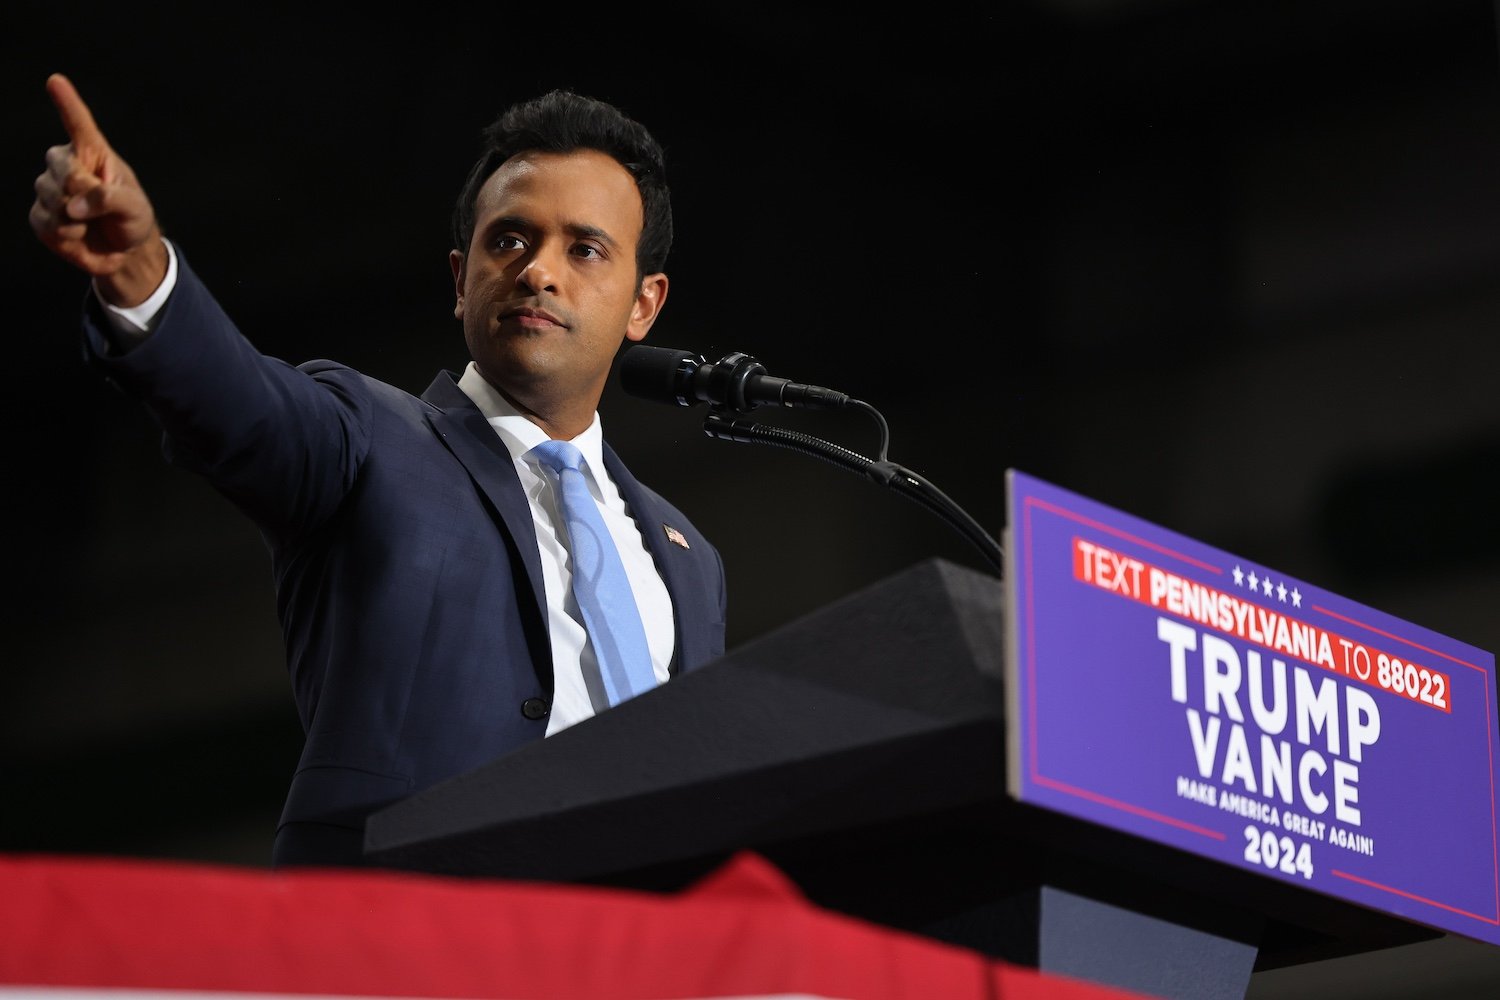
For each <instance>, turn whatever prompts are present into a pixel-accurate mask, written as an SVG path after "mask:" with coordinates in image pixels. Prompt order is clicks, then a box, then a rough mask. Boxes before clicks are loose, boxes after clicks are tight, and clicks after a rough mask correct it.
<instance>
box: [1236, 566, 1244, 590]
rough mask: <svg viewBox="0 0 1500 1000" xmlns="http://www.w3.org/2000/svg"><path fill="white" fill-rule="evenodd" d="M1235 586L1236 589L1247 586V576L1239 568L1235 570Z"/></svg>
mask: <svg viewBox="0 0 1500 1000" xmlns="http://www.w3.org/2000/svg"><path fill="white" fill-rule="evenodd" d="M1234 585H1235V586H1236V587H1243V586H1244V585H1245V574H1244V573H1243V572H1241V571H1240V568H1239V567H1238V566H1236V567H1235V568H1234Z"/></svg>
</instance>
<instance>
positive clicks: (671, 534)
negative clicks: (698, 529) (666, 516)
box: [661, 524, 688, 548]
mask: <svg viewBox="0 0 1500 1000" xmlns="http://www.w3.org/2000/svg"><path fill="white" fill-rule="evenodd" d="M661 530H662V531H665V532H666V533H667V541H669V542H671V543H672V544H674V545H681V546H682V547H683V548H687V547H688V543H687V539H686V538H684V537H683V536H682V532H680V531H678V530H677V529H676V528H674V527H672V526H671V525H670V524H664V525H662V526H661Z"/></svg>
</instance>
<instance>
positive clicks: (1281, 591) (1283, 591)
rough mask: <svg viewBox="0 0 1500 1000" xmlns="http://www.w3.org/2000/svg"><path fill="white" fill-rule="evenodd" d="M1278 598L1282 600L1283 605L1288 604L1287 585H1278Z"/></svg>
mask: <svg viewBox="0 0 1500 1000" xmlns="http://www.w3.org/2000/svg"><path fill="white" fill-rule="evenodd" d="M1276 596H1277V597H1279V598H1281V603H1282V604H1285V603H1286V584H1284V583H1278V584H1277V585H1276Z"/></svg>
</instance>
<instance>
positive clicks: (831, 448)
mask: <svg viewBox="0 0 1500 1000" xmlns="http://www.w3.org/2000/svg"><path fill="white" fill-rule="evenodd" d="M851 402H854V401H852V400H851ZM703 431H704V433H705V434H707V435H708V436H709V437H711V438H718V439H720V440H723V441H740V442H744V443H749V444H766V445H772V446H775V447H778V448H786V449H789V450H791V451H796V452H800V453H802V454H804V455H811V456H813V457H814V458H820V459H823V460H824V461H826V462H829V463H831V464H833V465H837V466H838V467H839V468H841V469H845V470H847V471H849V472H853V473H854V474H856V475H858V476H861V477H863V478H865V479H868V480H870V481H871V482H874V483H877V484H879V485H881V486H886V487H889V488H890V489H893V490H895V491H896V492H897V493H899V494H901V495H902V496H904V497H906V498H908V499H909V500H913V501H915V502H916V503H918V504H920V505H922V506H924V507H926V508H927V509H928V510H930V511H931V512H933V513H934V514H937V515H938V516H939V517H941V518H942V519H943V520H945V521H947V522H948V525H949V526H950V527H952V528H955V529H956V530H957V531H958V532H959V533H960V534H962V535H963V536H964V537H965V538H967V539H968V540H969V541H970V542H971V543H973V545H974V546H975V547H976V548H978V549H979V551H980V553H981V554H982V555H983V556H984V557H985V559H986V560H987V561H988V562H989V563H990V565H991V566H992V567H994V570H995V572H996V573H997V574H1000V575H1003V573H1004V569H1003V563H1004V556H1003V553H1002V551H1001V548H1000V543H999V542H997V541H995V539H994V537H993V536H991V535H990V534H989V533H988V532H986V531H985V530H984V529H983V528H982V527H981V526H980V525H979V522H977V521H975V520H974V518H972V517H971V516H969V514H968V513H966V512H965V511H964V509H963V508H962V507H960V506H959V505H958V504H956V503H954V502H953V501H952V500H951V499H949V498H948V497H947V496H946V495H945V494H944V493H943V491H942V490H940V489H938V488H937V487H936V486H934V485H933V484H932V483H930V482H928V481H927V480H926V479H924V478H922V477H921V476H919V475H917V474H916V473H915V472H913V471H911V470H910V469H907V468H904V467H902V466H900V465H897V464H896V463H895V462H889V461H886V460H884V459H881V460H880V461H876V460H874V459H870V458H866V457H865V456H863V455H861V454H859V453H857V452H854V451H850V450H849V449H848V448H844V447H842V446H840V445H836V444H833V443H832V442H830V441H824V440H823V439H821V438H817V437H813V436H812V435H809V434H803V433H801V432H800V431H793V430H788V429H786V428H783V427H770V426H767V425H765V424H758V423H756V422H755V421H753V420H747V419H745V418H743V417H733V416H728V415H726V414H725V413H723V412H719V411H718V410H710V412H709V414H708V416H707V417H706V418H705V419H704V421H703Z"/></svg>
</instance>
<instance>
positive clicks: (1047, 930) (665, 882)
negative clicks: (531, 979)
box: [365, 560, 1439, 998]
mask: <svg viewBox="0 0 1500 1000" xmlns="http://www.w3.org/2000/svg"><path fill="white" fill-rule="evenodd" d="M1002 587H1003V584H1002V583H1001V581H1000V580H999V579H998V578H997V577H994V576H990V575H988V574H984V573H980V572H976V571H973V570H970V569H967V568H964V567H960V566H957V565H955V564H952V563H948V562H945V561H943V560H929V561H926V562H922V563H918V564H916V565H915V566H913V567H911V568H910V569H908V570H906V571H904V572H901V573H898V574H896V575H894V576H892V577H889V578H887V579H885V580H883V581H880V582H879V583H876V584H874V585H872V586H870V587H868V588H865V589H864V590H861V591H859V592H857V593H854V594H852V595H849V596H848V597H845V598H843V599H842V600H839V601H836V602H834V603H832V604H830V605H828V606H826V607H824V608H822V609H820V610H818V611H816V612H814V613H813V614H810V615H808V616H806V617H804V618H802V619H800V620H797V621H795V622H792V623H791V624H789V625H787V626H785V627H783V628H781V629H779V630H777V631H775V632H772V633H770V634H768V635H766V636H764V637H762V638H760V639H757V640H755V641H753V642H750V643H747V644H745V645H744V646H742V647H740V648H739V649H736V650H734V651H732V652H731V653H729V654H728V655H726V656H724V657H722V658H721V659H720V660H718V661H715V662H714V663H711V664H708V665H706V666H704V667H702V668H700V669H698V670H696V671H693V672H692V673H689V674H686V675H684V676H681V677H679V678H676V679H674V680H673V681H672V682H671V683H669V684H666V685H663V686H662V687H660V688H657V689H655V690H653V691H651V692H648V693H647V694H645V695H642V696H640V697H637V698H635V699H633V700H631V701H629V702H626V703H625V704H623V705H620V706H619V707H617V708H614V709H612V710H610V711H609V712H606V713H603V714H601V715H598V716H596V717H594V718H592V719H589V720H587V721H586V722H583V723H580V724H578V725H576V726H574V727H572V728H570V729H567V730H565V731H563V732H561V733H559V734H557V735H556V736H552V737H549V738H548V739H546V740H545V741H542V742H540V743H536V744H533V745H531V746H528V747H526V748H523V749H522V750H519V751H517V752H515V753H512V754H509V755H507V756H505V757H502V758H500V759H498V760H496V761H493V762H492V763H490V764H488V765H486V766H484V767H482V768H479V769H477V770H475V771H473V772H470V773H468V774H464V775H460V776H458V777H456V778H453V779H450V780H448V781H446V782H444V783H441V784H439V785H436V786H434V787H432V788H429V789H427V790H425V791H423V792H420V793H418V794H416V795H413V796H412V797H410V798H408V799H405V800H403V801H401V802H398V803H395V804H394V805H391V806H388V807H387V808H385V809H384V810H381V811H380V812H377V813H376V814H374V815H373V816H371V817H370V819H369V821H368V823H367V825H366V835H365V851H366V854H367V856H368V857H369V858H370V859H371V861H372V862H373V863H375V864H378V865H381V866H385V867H390V868H398V869H407V870H414V871H422V872H428V873H435V874H450V875H468V876H482V877H496V878H507V879H523V880H541V881H552V882H575V883H589V884H597V885H614V886H620V887H628V888H637V889H646V890H659V891H672V890H676V889H680V888H683V887H684V886H686V885H688V884H689V883H691V882H692V881H693V880H695V879H697V878H698V877H700V876H702V875H704V874H706V873H708V872H709V871H710V870H712V869H713V868H715V867H717V866H718V865H719V864H721V863H723V862H724V861H725V860H726V859H727V858H728V857H729V856H730V855H731V854H733V853H735V852H737V851H741V850H753V851H755V852H757V853H759V854H761V855H763V856H764V857H766V858H767V859H768V860H770V861H771V862H772V863H774V864H776V865H777V866H778V867H780V868H781V869H782V870H783V871H784V872H786V874H787V875H788V876H789V877H791V878H792V879H793V880H795V881H796V882H797V884H798V885H799V886H800V887H801V889H802V891H803V892H804V893H805V894H806V895H807V896H808V898H809V899H811V900H812V901H814V902H816V903H818V904H820V905H823V906H825V907H828V908H830V909H833V910H837V911H840V912H844V913H848V914H850V915H853V916H857V917H860V918H863V919H868V920H871V921H874V922H877V923H880V924H883V925H886V926H890V927H896V928H900V929H903V930H908V931H912V932H914V933H919V934H924V935H927V936H930V937H933V938H936V939H939V940H944V941H948V942H951V943H954V944H958V945H962V946H965V947H970V948H975V949H977V950H979V951H982V952H984V953H986V954H989V955H992V956H994V957H996V958H999V959H1003V960H1006V961H1010V962H1015V963H1019V964H1025V965H1030V966H1034V967H1037V968H1039V969H1042V970H1044V971H1048V972H1053V973H1059V974H1067V975H1074V976H1079V977H1082V978H1086V979H1090V980H1093V981H1096V982H1102V983H1108V984H1111V985H1116V986H1123V987H1127V988H1131V989H1136V990H1141V991H1143V992H1146V993H1150V994H1153V995H1156V996H1161V997H1192V998H1209V997H1242V996H1243V995H1244V992H1245V989H1246V987H1247V985H1248V981H1249V976H1250V974H1251V972H1252V971H1253V970H1254V969H1265V968H1274V967H1278V966H1283V965H1289V964H1296V963H1300V962H1305V961H1311V960H1316V959H1322V958H1331V957H1336V956H1339V955H1347V954H1354V953H1357V952H1362V951H1368V950H1373V949H1376V948H1382V947H1388V946H1391V945H1396V944H1405V943H1409V942H1413V941H1419V940H1425V939H1429V938H1434V937H1437V936H1439V935H1438V933H1437V932H1435V931H1432V930H1429V929H1427V928H1423V927H1419V926H1416V925H1413V924H1410V923H1407V922H1405V921H1401V920H1398V919H1396V918H1393V917H1389V916H1386V915H1383V914H1379V913H1376V912H1374V911H1370V910H1366V909H1363V908H1360V907H1356V906H1353V905H1351V904H1348V903H1345V902H1342V901H1340V900H1336V899H1333V898H1331V897H1326V896H1323V895H1320V894H1316V893H1311V892H1308V891H1305V890H1300V889H1297V888H1296V887H1294V886H1290V885H1287V884H1284V883H1280V882H1276V881H1273V880H1271V879H1268V878H1264V877H1260V876H1257V875H1254V874H1252V873H1249V872H1246V871H1241V870H1239V869H1236V868H1233V867H1231V866H1228V865H1224V864H1220V863H1217V862H1212V861H1209V860H1206V859H1203V858H1198V857H1195V856H1191V855H1187V854H1185V853H1183V852H1179V851H1175V850H1171V849H1169V848H1166V847H1163V846H1161V845H1157V844H1153V843H1150V842H1147V841H1144V840H1141V839H1139V838H1136V837H1132V836H1128V835H1125V834H1121V833H1119V832H1116V831H1113V830H1107V829H1104V828H1102V827H1098V826H1095V825H1093V824H1089V823H1085V822H1081V821H1078V820H1075V819H1072V818H1070V817H1066V816H1062V815H1060V814H1056V813H1052V812H1049V811H1046V810H1041V809H1037V808H1035V807H1031V806H1027V805H1024V804H1022V803H1019V802H1017V801H1015V800H1013V799H1012V798H1010V796H1009V795H1008V794H1007V792H1006V778H1005V775H1006V760H1005V752H1006V751H1005V731H1006V719H1005V707H1004V706H1005V698H1004V679H1003V677H1004V663H1003V657H1004V649H1005V643H1004V627H1005V625H1004V610H1003V608H1004V602H1003V589H1002ZM605 833H607V834H608V836H607V837H606V836H604V835H603V834H605Z"/></svg>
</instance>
